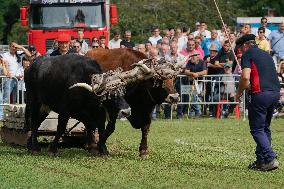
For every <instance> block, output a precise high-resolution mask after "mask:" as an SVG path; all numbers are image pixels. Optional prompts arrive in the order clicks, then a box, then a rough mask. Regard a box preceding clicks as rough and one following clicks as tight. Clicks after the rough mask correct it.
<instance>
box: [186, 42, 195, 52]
mask: <svg viewBox="0 0 284 189" xmlns="http://www.w3.org/2000/svg"><path fill="white" fill-rule="evenodd" d="M194 48H195V43H194V41H188V42H187V50H189V51H193V50H194Z"/></svg>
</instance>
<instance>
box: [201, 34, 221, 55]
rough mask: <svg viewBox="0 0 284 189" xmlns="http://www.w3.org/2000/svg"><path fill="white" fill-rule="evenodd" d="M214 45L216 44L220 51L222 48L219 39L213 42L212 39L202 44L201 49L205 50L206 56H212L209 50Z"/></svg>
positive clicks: (207, 39) (205, 40)
mask: <svg viewBox="0 0 284 189" xmlns="http://www.w3.org/2000/svg"><path fill="white" fill-rule="evenodd" d="M212 44H215V45H216V46H217V48H218V51H219V50H220V49H221V48H222V45H221V42H220V41H219V40H217V39H215V40H211V38H206V39H204V40H203V41H202V43H201V48H202V49H203V50H204V56H208V55H210V52H209V49H210V46H211V45H212Z"/></svg>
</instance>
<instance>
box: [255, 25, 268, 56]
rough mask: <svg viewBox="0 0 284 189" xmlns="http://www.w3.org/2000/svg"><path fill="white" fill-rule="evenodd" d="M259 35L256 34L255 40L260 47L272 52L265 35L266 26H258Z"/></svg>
mask: <svg viewBox="0 0 284 189" xmlns="http://www.w3.org/2000/svg"><path fill="white" fill-rule="evenodd" d="M257 33H258V36H256V38H255V42H256V45H257V46H258V48H260V49H262V50H264V51H266V52H268V53H269V52H270V44H269V42H268V41H267V39H266V37H265V34H264V33H265V28H264V27H260V28H258V32H257Z"/></svg>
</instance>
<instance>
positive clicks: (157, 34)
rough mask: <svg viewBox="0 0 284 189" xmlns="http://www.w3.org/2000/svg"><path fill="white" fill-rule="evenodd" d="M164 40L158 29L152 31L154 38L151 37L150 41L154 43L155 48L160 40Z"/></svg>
mask: <svg viewBox="0 0 284 189" xmlns="http://www.w3.org/2000/svg"><path fill="white" fill-rule="evenodd" d="M160 39H162V37H161V36H160V29H159V28H158V27H154V28H153V30H152V36H151V37H149V39H148V40H149V41H150V42H151V43H152V45H153V46H154V47H155V46H156V45H157V42H158V40H160Z"/></svg>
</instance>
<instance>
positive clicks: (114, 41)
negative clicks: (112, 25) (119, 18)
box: [108, 30, 122, 49]
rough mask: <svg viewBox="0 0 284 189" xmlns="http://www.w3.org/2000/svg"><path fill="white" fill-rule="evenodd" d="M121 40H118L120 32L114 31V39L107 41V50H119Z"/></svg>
mask: <svg viewBox="0 0 284 189" xmlns="http://www.w3.org/2000/svg"><path fill="white" fill-rule="evenodd" d="M121 41H122V40H121V39H120V31H119V30H116V31H115V32H114V37H113V39H112V40H110V41H109V43H108V48H109V49H117V48H120V42H121Z"/></svg>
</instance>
